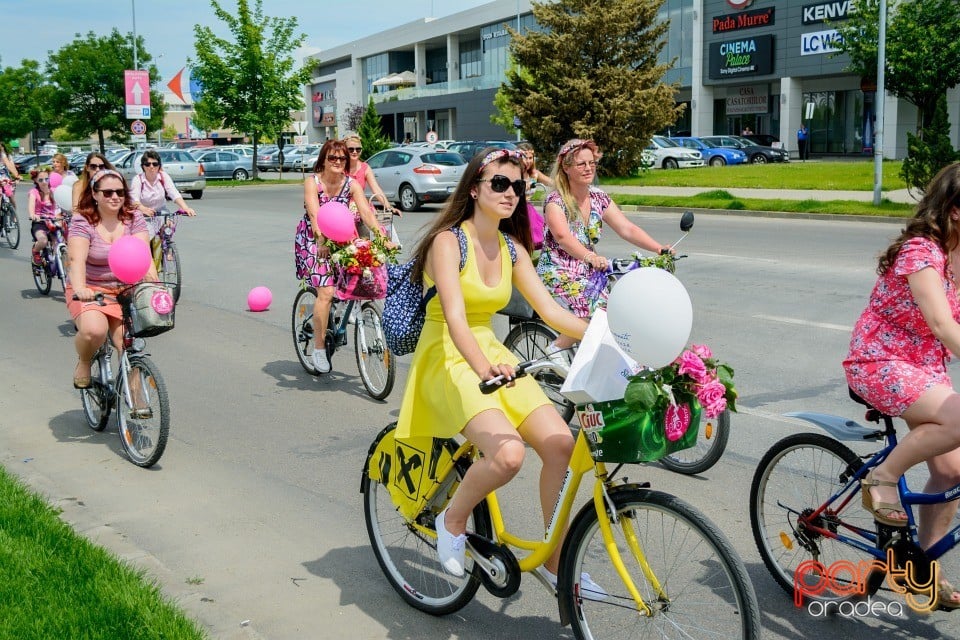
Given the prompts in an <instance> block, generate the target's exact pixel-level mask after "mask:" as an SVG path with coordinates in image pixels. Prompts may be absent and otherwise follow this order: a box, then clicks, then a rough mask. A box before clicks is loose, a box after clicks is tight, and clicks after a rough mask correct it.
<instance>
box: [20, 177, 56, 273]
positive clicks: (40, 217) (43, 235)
mask: <svg viewBox="0 0 960 640" xmlns="http://www.w3.org/2000/svg"><path fill="white" fill-rule="evenodd" d="M30 179H31V180H33V189H30V193H29V194H27V214H28V215H29V216H30V222H31V224H30V235H31V236H32V237H33V264H35V265H39V264H40V261H41V259H40V253H41V252H42V251H43V250H44V249H46V248H47V222H46V221H47V220H52V219H53V218H56V217H57V216H58V215H60V207H58V206H57V203H56V202H54V200H53V192H52V191H51V190H50V172H49V171H48V170H47V169H46V168H42V169H32V170H31V171H30Z"/></svg>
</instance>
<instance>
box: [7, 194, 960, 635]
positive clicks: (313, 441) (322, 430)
mask: <svg viewBox="0 0 960 640" xmlns="http://www.w3.org/2000/svg"><path fill="white" fill-rule="evenodd" d="M25 193H26V190H25V189H22V190H21V193H20V194H18V196H19V197H21V199H23V196H25ZM191 204H192V205H195V208H196V209H197V210H198V211H199V213H200V215H199V216H198V217H197V218H195V219H188V220H183V221H182V222H181V223H180V224H181V226H180V229H179V230H178V232H177V240H178V243H179V246H180V249H181V253H182V256H183V263H184V292H183V297H182V299H181V302H180V305H179V307H178V310H177V328H176V329H175V330H174V331H172V332H170V333H168V334H165V335H163V336H159V337H157V338H154V339H151V340H150V341H149V351H150V352H151V353H152V355H153V358H154V360H155V361H156V362H157V364H158V365H159V367H160V369H161V371H162V373H163V375H164V377H165V379H166V382H167V385H168V388H169V393H170V398H171V403H172V431H171V441H170V443H169V445H168V448H167V451H166V453H165V455H164V457H163V459H162V460H161V461H160V463H159V464H158V465H157V466H156V467H155V468H153V469H151V470H142V469H139V468H137V467H134V466H133V465H131V464H130V463H129V462H127V461H126V460H125V458H124V456H123V453H122V451H121V449H120V447H119V442H118V441H117V434H116V428H115V426H113V425H111V426H110V427H108V429H107V431H105V432H103V433H94V432H93V431H90V430H89V429H88V428H87V427H86V424H85V422H84V419H83V417H82V414H81V409H80V399H79V394H78V393H77V392H76V391H74V390H73V389H72V388H71V387H70V377H71V375H72V371H73V364H74V362H75V354H74V351H73V347H72V327H71V323H70V322H69V320H68V316H67V313H66V308H65V305H64V301H63V297H62V294H61V293H59V292H58V291H57V286H56V285H55V288H54V295H52V296H50V297H49V298H47V297H42V296H40V295H38V294H37V292H36V290H35V289H34V287H33V283H32V280H31V278H30V269H29V252H28V250H27V243H26V240H24V242H23V244H21V248H20V249H19V250H18V251H16V252H13V251H11V250H9V249H8V248H6V247H5V246H4V245H2V244H0V299H2V300H4V303H3V304H2V305H0V319H2V324H0V326H2V328H3V333H4V335H5V337H6V340H5V342H4V347H5V348H4V349H2V350H0V376H2V379H3V380H4V381H5V385H4V388H3V391H2V392H0V463H2V464H3V465H4V467H5V468H7V469H8V470H10V471H12V472H13V473H15V474H17V475H19V476H21V477H22V478H23V479H24V480H26V481H27V482H28V483H29V484H30V485H31V486H32V487H34V488H35V489H37V490H39V491H41V492H42V493H43V494H45V495H46V496H47V497H48V498H49V500H50V501H51V502H52V503H53V504H56V505H57V506H59V507H61V508H62V509H63V517H64V519H65V520H66V521H68V522H70V523H72V524H73V525H74V526H75V527H76V529H77V530H79V531H81V532H82V533H84V534H85V535H87V536H89V537H90V538H91V539H92V540H94V541H96V542H98V543H100V544H102V545H104V546H106V547H107V548H109V549H111V550H113V551H114V552H116V553H117V554H119V555H120V556H121V557H123V558H126V559H129V560H131V561H132V562H134V563H135V564H137V565H138V566H143V567H145V568H146V569H147V570H148V571H149V572H150V575H152V576H154V577H155V578H156V579H157V580H158V581H159V582H160V583H161V585H162V586H163V589H164V591H165V592H166V593H167V594H169V595H170V597H171V598H173V599H174V600H175V601H177V602H178V603H179V604H180V605H181V606H183V608H184V609H185V610H186V611H187V612H189V613H190V614H191V615H193V616H194V617H196V618H197V619H199V620H200V621H202V623H203V624H204V625H205V626H206V627H207V628H208V629H209V630H210V633H211V636H212V637H215V638H260V637H262V638H270V639H272V640H280V639H287V638H344V637H349V638H376V639H378V638H389V639H392V640H399V639H405V638H418V639H419V638H464V639H468V640H472V639H480V638H491V637H495V638H519V637H525V638H533V639H540V638H556V637H561V638H569V637H572V633H571V631H570V629H569V628H562V627H560V625H559V622H558V615H557V611H556V604H555V601H553V600H552V599H551V598H550V597H549V596H548V595H547V594H546V592H545V591H544V590H543V588H542V587H540V586H539V584H538V583H537V582H536V581H535V580H532V579H529V578H524V581H523V583H522V585H521V590H520V592H519V593H518V594H516V595H515V596H513V597H511V598H509V599H507V600H503V601H501V600H498V599H496V598H494V597H492V596H490V595H489V594H486V593H485V592H483V591H482V590H481V593H480V594H478V597H477V599H476V601H475V602H473V603H471V604H470V605H469V606H467V607H466V608H464V609H463V610H462V611H460V612H459V613H457V614H454V615H450V616H447V617H444V618H433V617H430V616H426V615H423V614H421V613H419V612H417V611H414V610H413V609H411V608H409V607H407V606H406V605H405V604H403V603H402V602H401V601H400V599H399V598H398V597H397V596H396V594H395V593H394V592H393V591H392V589H391V588H390V587H389V585H388V584H387V583H386V581H385V579H384V578H383V577H382V575H381V573H380V569H379V567H378V566H377V563H376V561H375V559H374V557H373V554H372V553H371V551H370V549H369V545H368V542H367V536H366V531H365V528H364V522H363V516H362V512H361V505H362V500H361V495H360V493H359V491H358V489H359V484H360V469H361V465H362V463H363V460H364V456H365V454H366V451H367V447H368V445H369V443H370V441H371V440H372V438H373V437H374V435H375V434H376V433H377V432H378V431H379V430H380V429H381V428H382V427H383V426H384V425H385V424H387V423H388V422H390V421H392V420H393V419H395V416H396V413H397V410H398V407H399V400H400V395H401V392H402V389H403V383H404V380H405V376H406V364H407V363H408V362H409V357H404V358H401V359H400V364H401V366H400V368H399V378H398V383H397V387H396V389H395V391H394V393H393V394H392V395H391V396H390V397H389V398H388V399H387V401H386V402H376V401H373V400H371V399H370V398H368V397H367V396H366V395H365V394H364V391H363V387H362V384H361V382H360V380H359V378H358V377H357V373H356V365H355V363H354V361H353V353H352V351H351V350H350V348H348V349H347V350H346V351H341V352H338V354H337V355H336V356H335V358H334V362H333V365H334V370H335V371H334V373H332V374H330V375H328V376H325V377H322V378H319V379H318V378H313V377H311V376H309V375H307V374H306V373H305V372H304V371H303V370H302V369H301V368H300V366H299V364H298V363H297V361H296V358H295V355H294V352H293V346H292V341H291V337H290V329H289V322H290V308H291V305H292V301H293V296H294V294H295V293H296V282H295V281H294V277H293V252H292V245H293V231H294V227H295V226H296V223H297V220H298V219H299V217H300V215H301V214H302V196H301V192H300V191H299V189H298V188H297V187H291V186H269V187H256V188H235V189H214V188H211V189H208V190H207V192H206V194H205V196H204V198H203V199H202V200H200V201H198V202H194V203H191ZM21 211H25V202H22V208H21ZM434 212H435V210H432V211H423V212H417V213H414V214H409V215H407V216H406V217H405V218H404V219H403V220H402V221H400V223H399V225H400V226H399V228H400V233H401V236H402V237H403V238H405V239H408V240H409V239H412V238H414V237H416V235H417V233H418V230H419V229H420V228H421V227H422V226H423V225H424V224H426V223H427V222H428V221H429V220H430V218H431V216H432V215H434ZM25 217H26V216H25V214H22V219H25ZM633 219H635V220H637V221H638V222H639V223H640V224H641V225H642V226H643V227H644V228H646V229H647V230H648V231H650V232H651V233H652V234H653V235H654V236H655V237H657V238H658V239H660V240H672V239H673V238H675V237H677V236H679V231H678V227H677V225H678V216H676V215H675V214H668V213H658V214H638V215H636V216H633ZM897 230H898V227H897V226H896V225H894V224H885V223H877V222H860V221H850V220H843V221H833V220H827V221H824V220H785V219H771V218H762V219H761V218H757V219H752V218H749V217H730V216H723V215H701V216H699V217H698V219H697V223H696V226H695V228H694V231H693V233H692V234H691V235H690V236H689V237H688V238H687V239H686V240H685V241H684V243H683V245H681V247H682V248H683V251H684V252H685V253H687V254H688V255H689V258H687V259H685V260H683V261H682V262H680V263H679V266H678V276H679V277H680V278H681V280H682V281H683V282H684V284H685V285H686V286H687V288H688V290H689V292H690V295H691V298H692V300H693V303H694V329H693V335H692V336H691V339H692V340H694V341H698V342H701V341H702V342H706V343H708V344H709V345H710V346H711V347H712V348H713V350H714V351H715V353H716V354H717V355H718V356H720V357H721V358H722V359H723V360H725V361H727V362H729V363H730V364H731V365H732V366H733V367H734V368H735V369H736V380H737V386H738V388H739V389H740V392H741V400H740V403H739V404H740V413H739V414H738V415H735V416H734V420H733V425H734V426H733V435H732V438H731V441H730V444H729V448H728V450H727V452H726V454H725V455H724V458H723V459H722V460H721V462H720V463H719V464H718V465H717V466H716V467H714V468H713V469H711V470H710V471H708V472H706V473H705V474H703V475H702V476H699V477H684V476H679V475H676V474H672V473H670V472H667V471H665V470H663V469H661V468H659V467H658V466H657V465H636V466H632V467H630V468H629V469H628V470H627V472H626V473H627V474H628V475H629V477H630V478H631V479H633V480H639V481H642V480H649V481H650V482H652V483H653V486H654V487H655V488H657V489H660V490H664V491H668V492H671V493H674V494H677V495H679V496H681V497H682V498H683V499H685V500H687V501H688V502H690V503H692V504H693V505H694V506H696V507H698V508H699V509H701V510H702V511H703V512H704V513H706V514H707V516H708V517H709V518H710V519H712V520H713V521H714V522H715V523H717V525H718V526H719V527H720V528H721V529H722V530H723V531H724V532H725V533H726V535H727V536H728V537H729V538H730V539H731V541H732V542H733V544H734V546H735V547H736V548H737V550H738V551H739V553H740V554H741V556H742V558H743V560H744V562H745V563H746V565H747V567H748V570H749V573H750V576H751V578H752V580H753V582H754V585H755V587H756V590H757V594H758V598H759V600H760V606H761V609H762V612H763V624H764V628H765V637H767V638H796V637H815V636H820V637H823V636H826V635H829V636H831V637H846V638H851V639H854V638H857V639H859V638H864V639H866V638H870V639H871V640H872V638H874V637H875V636H876V635H877V634H878V633H882V634H884V635H890V636H897V637H905V638H906V637H911V638H914V637H920V638H940V637H957V636H960V622H958V619H957V618H955V617H952V616H950V615H949V614H945V613H936V614H933V615H931V616H928V617H925V618H920V617H916V616H910V615H908V616H907V617H905V618H903V619H896V618H892V617H890V616H884V615H881V616H867V617H866V618H861V619H852V618H851V619H848V618H843V617H835V618H830V619H822V618H817V617H813V616H811V615H809V614H808V612H807V611H805V610H798V609H795V608H794V607H793V604H792V601H791V599H790V598H789V597H788V596H787V594H785V593H784V592H782V591H781V590H780V589H779V587H777V586H776V584H775V583H774V582H773V580H772V579H771V578H770V577H769V575H768V574H767V572H766V569H765V568H764V567H763V564H762V562H761V560H760V557H759V555H758V553H757V551H756V549H755V547H754V545H753V541H752V537H751V535H750V532H749V530H750V527H749V515H748V513H747V507H746V497H747V493H748V491H749V482H750V479H751V477H752V474H753V470H754V467H755V465H756V463H757V462H758V460H759V458H760V456H762V454H763V452H764V451H765V450H766V449H767V448H768V447H769V446H770V445H772V444H773V443H774V442H775V441H776V440H778V439H780V438H781V437H783V436H785V435H787V434H789V433H792V432H795V431H797V430H799V429H802V428H803V426H802V425H800V424H798V423H795V422H793V421H790V420H788V419H786V418H782V417H780V414H782V413H783V412H786V411H796V410H802V409H806V410H816V411H822V412H827V413H839V414H844V415H848V416H850V417H852V418H858V417H859V416H860V411H859V409H858V407H857V406H855V405H853V404H852V403H851V402H850V401H849V400H847V399H846V396H845V388H844V386H843V377H842V371H841V369H840V361H841V359H842V358H843V356H844V354H845V352H846V346H847V342H848V340H849V332H850V329H851V327H852V325H853V322H854V321H855V319H856V316H857V314H858V313H859V311H860V309H861V308H862V306H863V304H864V302H865V300H866V297H867V294H868V293H869V290H870V287H871V286H872V283H873V280H874V274H873V269H874V256H875V255H876V253H877V252H878V251H879V250H880V249H881V248H882V247H884V246H885V245H886V243H887V241H888V239H889V238H890V237H892V236H893V235H894V234H895V233H896V232H897ZM409 245H410V243H409V242H408V246H409ZM600 246H601V249H602V250H603V252H604V253H605V254H606V255H609V256H620V255H625V254H626V253H627V248H626V246H625V245H624V244H623V243H622V242H620V241H619V239H615V237H614V236H613V235H612V234H608V235H607V236H606V237H605V238H604V241H603V242H602V243H601V245H600ZM257 285H265V286H267V287H269V288H270V289H271V290H272V291H273V294H274V299H273V304H272V306H271V307H270V309H269V310H268V311H266V312H263V313H251V312H249V311H246V310H245V300H246V294H247V292H248V291H249V290H250V289H251V288H252V287H254V286H257ZM638 312H647V313H656V307H655V305H654V304H649V305H646V306H644V303H643V302H641V303H640V306H639V307H638ZM504 329H505V327H504ZM504 332H505V331H504ZM530 460H531V462H530V463H529V464H528V465H527V466H526V467H525V469H524V471H523V472H522V473H521V477H520V478H519V479H518V481H517V482H515V483H514V484H513V485H511V486H510V487H509V489H508V490H507V491H505V492H504V498H503V499H502V504H504V505H505V507H506V517H507V520H508V522H510V523H516V527H517V528H518V529H520V531H521V532H524V533H530V534H531V536H533V537H535V536H536V535H537V533H536V530H537V525H538V522H539V515H538V514H537V513H536V509H531V508H530V505H532V504H535V498H534V497H533V496H534V495H535V483H536V476H537V473H538V471H539V465H538V464H537V463H536V461H535V456H531V458H530ZM584 499H585V495H582V496H581V497H580V503H582V502H583V500H584ZM946 571H948V575H950V576H953V577H955V578H958V579H960V568H958V566H957V563H956V561H955V560H954V561H952V562H951V561H948V562H947V564H946ZM887 600H889V599H887Z"/></svg>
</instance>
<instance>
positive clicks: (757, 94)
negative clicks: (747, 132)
mask: <svg viewBox="0 0 960 640" xmlns="http://www.w3.org/2000/svg"><path fill="white" fill-rule="evenodd" d="M769 109H770V95H769V93H768V92H767V87H766V85H759V86H754V87H737V88H736V89H734V90H733V94H732V95H728V96H727V115H728V116H732V115H741V114H745V113H767V112H768V111H769Z"/></svg>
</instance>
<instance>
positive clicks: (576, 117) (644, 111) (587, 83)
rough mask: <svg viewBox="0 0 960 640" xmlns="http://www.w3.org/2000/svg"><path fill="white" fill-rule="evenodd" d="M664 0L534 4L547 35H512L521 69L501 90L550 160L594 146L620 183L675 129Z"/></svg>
mask: <svg viewBox="0 0 960 640" xmlns="http://www.w3.org/2000/svg"><path fill="white" fill-rule="evenodd" d="M662 5H663V0H603V1H601V0H557V1H556V2H533V3H532V6H533V15H534V17H535V18H536V20H537V23H538V24H540V25H541V26H542V27H543V28H544V30H543V31H530V32H528V33H526V34H524V35H520V34H519V33H517V32H516V31H514V30H513V29H510V33H511V35H512V36H513V40H512V41H511V43H510V53H511V55H512V56H513V59H514V60H515V61H516V63H517V65H518V67H519V68H517V69H511V70H508V71H507V82H506V83H505V84H503V85H501V87H500V91H501V92H502V93H504V94H505V96H506V98H507V102H508V103H509V105H510V110H511V111H512V112H513V113H514V114H516V115H517V116H519V118H520V121H521V123H522V128H523V135H524V137H525V138H527V139H528V140H530V141H531V142H532V143H533V145H534V146H535V147H537V148H538V149H540V150H541V151H544V152H548V153H550V152H554V151H556V150H557V149H558V148H559V147H560V145H561V144H563V142H565V141H566V140H568V139H569V138H574V137H579V138H593V139H594V140H595V141H596V142H597V144H598V145H599V146H600V148H601V149H603V150H604V151H605V153H606V155H605V156H604V158H603V165H604V167H605V168H606V169H609V170H611V171H613V172H614V173H616V174H619V175H625V174H629V173H631V172H633V171H635V170H636V169H637V167H639V166H640V158H641V153H642V151H643V148H644V147H645V146H646V145H647V143H648V142H649V140H650V136H651V135H652V134H654V133H656V132H657V131H660V130H662V129H664V128H665V127H667V126H669V125H672V124H673V123H674V122H676V119H677V116H679V115H680V113H681V109H682V107H678V106H677V105H676V103H675V96H676V92H677V90H678V86H677V85H668V84H664V83H663V75H664V73H666V71H667V70H668V69H669V68H670V67H671V66H672V64H673V63H672V62H671V63H670V64H661V63H659V62H658V55H659V54H660V51H661V50H662V49H663V47H664V44H665V42H666V39H665V36H666V33H667V29H668V27H669V24H668V23H666V22H664V21H661V20H660V19H659V18H658V12H659V9H660V7H661V6H662Z"/></svg>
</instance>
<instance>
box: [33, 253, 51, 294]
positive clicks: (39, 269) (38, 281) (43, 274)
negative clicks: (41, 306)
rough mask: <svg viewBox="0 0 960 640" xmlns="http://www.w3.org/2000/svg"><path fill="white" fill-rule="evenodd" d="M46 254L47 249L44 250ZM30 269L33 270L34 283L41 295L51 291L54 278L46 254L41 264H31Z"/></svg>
mask: <svg viewBox="0 0 960 640" xmlns="http://www.w3.org/2000/svg"><path fill="white" fill-rule="evenodd" d="M44 254H46V250H44ZM30 270H31V271H32V272H33V284H34V286H35V287H36V288H37V291H39V292H40V295H44V296H45V295H47V294H48V293H50V287H51V286H52V285H53V278H51V277H50V267H49V266H47V259H46V256H45V255H44V258H43V260H42V261H41V263H40V264H33V263H32V262H31V264H30Z"/></svg>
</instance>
